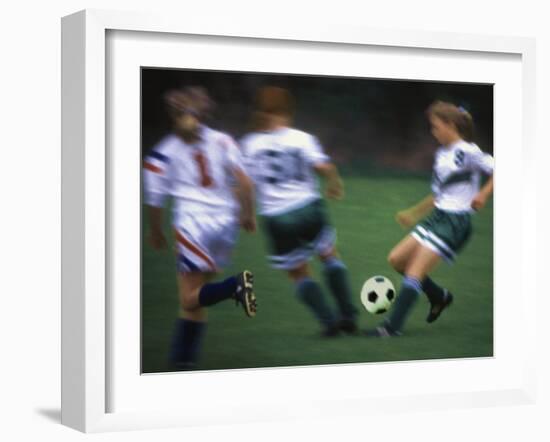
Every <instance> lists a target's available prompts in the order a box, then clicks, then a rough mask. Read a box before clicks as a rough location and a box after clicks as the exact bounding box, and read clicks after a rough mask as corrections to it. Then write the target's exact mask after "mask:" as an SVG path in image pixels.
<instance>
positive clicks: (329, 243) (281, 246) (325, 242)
mask: <svg viewBox="0 0 550 442" xmlns="http://www.w3.org/2000/svg"><path fill="white" fill-rule="evenodd" d="M261 225H262V229H263V230H264V232H265V233H266V235H267V238H268V246H269V250H270V253H271V255H269V256H268V258H269V260H270V262H271V265H272V266H273V267H274V268H277V269H283V270H292V269H294V268H296V267H298V266H299V265H300V264H302V263H303V262H305V261H308V260H309V259H311V257H312V256H313V255H315V254H316V255H321V256H322V255H324V254H327V253H329V252H330V251H331V250H332V248H333V247H334V243H335V241H336V232H335V230H334V228H333V227H332V226H331V225H330V223H329V220H328V214H327V210H326V206H325V202H324V201H323V200H320V199H319V200H315V201H313V202H312V203H309V204H307V205H306V206H304V207H300V208H299V209H295V210H291V211H289V212H287V213H283V214H280V215H274V216H263V217H262V218H261Z"/></svg>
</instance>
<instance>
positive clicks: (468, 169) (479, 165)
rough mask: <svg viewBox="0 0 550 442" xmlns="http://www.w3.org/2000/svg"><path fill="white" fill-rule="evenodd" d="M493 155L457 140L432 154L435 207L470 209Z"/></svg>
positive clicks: (488, 173)
mask: <svg viewBox="0 0 550 442" xmlns="http://www.w3.org/2000/svg"><path fill="white" fill-rule="evenodd" d="M493 163H494V161H493V157H492V156H491V155H489V154H487V153H484V152H482V151H481V149H480V148H479V147H478V146H477V145H476V144H475V143H468V142H466V141H464V140H459V141H457V142H456V143H454V144H452V145H450V146H443V147H440V148H439V149H438V150H437V152H436V154H435V162H434V169H433V177H432V192H433V194H434V197H435V207H437V208H438V209H441V210H444V211H447V212H471V211H472V207H471V204H472V200H473V199H474V197H475V196H476V194H477V193H478V191H479V185H480V181H481V174H482V173H483V174H486V175H491V174H492V173H493V167H494V165H493Z"/></svg>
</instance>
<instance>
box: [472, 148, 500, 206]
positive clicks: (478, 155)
mask: <svg viewBox="0 0 550 442" xmlns="http://www.w3.org/2000/svg"><path fill="white" fill-rule="evenodd" d="M467 160H468V162H469V164H470V166H471V167H472V168H473V169H476V170H478V171H480V172H481V173H483V174H485V175H488V176H489V178H488V179H487V181H486V182H485V184H484V185H483V186H482V187H481V189H480V190H479V192H478V193H477V195H476V196H475V197H474V199H473V200H472V209H474V210H480V209H483V207H485V204H487V200H488V199H489V197H490V196H491V194H492V193H493V170H494V159H493V157H492V156H491V155H489V154H488V153H485V152H483V151H481V150H480V149H477V150H475V151H474V152H472V153H471V154H470V155H468V158H467Z"/></svg>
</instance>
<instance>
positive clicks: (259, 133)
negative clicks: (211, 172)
mask: <svg viewBox="0 0 550 442" xmlns="http://www.w3.org/2000/svg"><path fill="white" fill-rule="evenodd" d="M293 110H294V103H293V98H292V96H291V95H290V93H289V92H288V91H287V90H285V89H282V88H277V87H272V86H269V87H264V88H262V89H260V90H259V92H258V95H257V101H256V109H255V113H254V126H255V131H254V132H253V133H250V134H248V135H246V136H245V137H244V138H243V139H242V141H241V145H242V148H243V153H244V155H245V158H246V163H247V165H248V170H249V173H250V176H251V177H252V178H253V180H254V183H255V185H256V196H257V201H258V204H259V214H260V215H261V221H262V227H263V230H264V232H265V234H266V235H267V237H268V240H269V245H270V249H271V256H269V259H270V261H271V265H272V266H273V267H274V268H277V269H282V270H284V271H286V272H287V273H288V275H289V276H290V278H291V280H292V281H293V282H294V284H295V288H296V294H297V296H298V298H299V299H300V300H301V301H302V302H303V303H304V304H305V305H306V306H307V307H308V308H309V309H310V310H311V311H312V312H313V314H314V315H315V317H316V318H317V320H318V321H319V322H320V323H321V326H322V330H323V331H322V334H323V335H324V336H336V335H338V334H339V333H340V332H341V331H344V332H348V333H355V332H356V331H357V325H356V317H357V309H356V308H355V306H354V304H353V302H352V294H351V290H350V284H349V280H348V272H347V268H346V266H345V265H344V263H343V262H342V260H341V259H340V258H339V256H338V253H337V250H336V247H335V236H336V233H335V230H334V228H333V227H332V226H331V225H330V223H329V220H328V215H327V209H326V206H325V202H324V200H323V198H322V196H321V194H320V192H319V188H318V184H317V176H320V177H322V178H324V179H325V181H326V194H327V196H328V197H329V198H333V199H340V198H342V197H343V195H344V189H343V184H342V180H341V179H340V176H339V174H338V171H337V169H336V167H335V166H334V164H332V163H331V161H330V159H329V157H328V156H327V155H326V154H325V153H324V152H323V149H322V147H321V145H320V144H319V142H318V140H317V139H316V138H315V137H314V136H312V135H310V134H308V133H305V132H302V131H300V130H298V129H294V128H292V127H291V121H292V116H293ZM314 255H317V256H318V257H319V259H320V260H321V262H322V263H323V267H324V275H325V277H326V282H327V284H328V286H329V288H330V291H331V293H332V295H333V296H334V298H335V300H336V303H337V306H338V314H335V313H334V312H333V309H332V308H331V307H330V306H329V305H328V303H327V301H326V299H325V296H324V294H323V291H322V289H321V286H320V285H319V284H318V283H317V282H316V281H315V280H314V279H313V278H312V276H311V270H310V267H309V264H308V261H309V260H310V259H311V258H312V256H314Z"/></svg>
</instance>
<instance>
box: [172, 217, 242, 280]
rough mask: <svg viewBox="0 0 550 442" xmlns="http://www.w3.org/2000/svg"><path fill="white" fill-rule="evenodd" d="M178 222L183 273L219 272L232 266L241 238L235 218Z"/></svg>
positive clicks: (177, 241) (178, 218)
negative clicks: (233, 252) (231, 262)
mask: <svg viewBox="0 0 550 442" xmlns="http://www.w3.org/2000/svg"><path fill="white" fill-rule="evenodd" d="M175 221H176V222H175V223H174V230H175V235H176V248H177V268H178V271H179V272H181V273H188V272H217V271H219V270H221V269H222V268H223V267H225V266H226V265H227V264H228V263H229V259H230V257H231V252H232V250H233V248H234V247H235V243H236V242H237V237H238V234H239V223H238V221H237V218H236V217H235V216H234V215H233V214H216V215H211V214H208V215H207V214H200V215H180V216H178V217H177V219H176V220H175Z"/></svg>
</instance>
